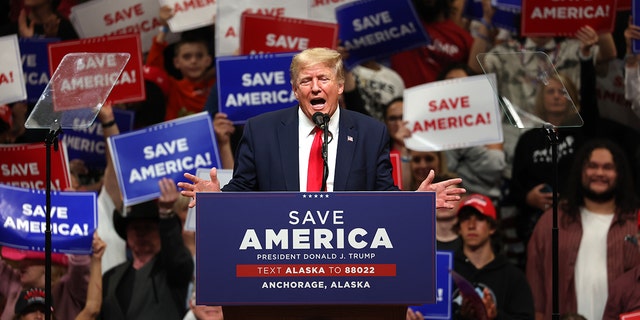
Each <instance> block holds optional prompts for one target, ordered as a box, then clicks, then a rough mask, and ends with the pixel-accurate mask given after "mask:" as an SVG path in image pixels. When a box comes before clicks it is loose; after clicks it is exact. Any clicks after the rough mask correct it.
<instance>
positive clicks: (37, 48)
mask: <svg viewBox="0 0 640 320" xmlns="http://www.w3.org/2000/svg"><path fill="white" fill-rule="evenodd" d="M58 41H60V39H58V38H20V39H19V46H20V55H21V58H22V71H23V72H24V80H25V82H26V86H27V102H29V103H35V102H37V101H38V99H40V96H41V95H42V92H43V91H44V88H46V87H47V84H48V83H49V79H50V78H51V75H50V74H49V51H48V49H47V45H48V44H49V43H52V42H58Z"/></svg>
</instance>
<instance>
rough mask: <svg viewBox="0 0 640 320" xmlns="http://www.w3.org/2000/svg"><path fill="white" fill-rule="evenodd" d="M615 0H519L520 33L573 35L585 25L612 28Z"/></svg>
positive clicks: (596, 27) (604, 30)
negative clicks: (520, 3)
mask: <svg viewBox="0 0 640 320" xmlns="http://www.w3.org/2000/svg"><path fill="white" fill-rule="evenodd" d="M615 17H616V0H613V1H612V0H573V1H568V0H564V1H558V0H522V28H521V29H522V35H523V36H527V37H532V36H549V37H555V36H564V37H573V36H574V35H575V33H576V31H577V30H578V29H579V28H580V27H582V26H585V25H589V26H591V27H592V28H593V29H595V30H596V31H597V32H612V31H613V28H614V23H615Z"/></svg>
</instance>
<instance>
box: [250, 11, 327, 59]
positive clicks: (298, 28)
mask: <svg viewBox="0 0 640 320" xmlns="http://www.w3.org/2000/svg"><path fill="white" fill-rule="evenodd" d="M240 29H241V30H242V31H241V37H240V54H241V55H248V54H261V53H276V52H292V51H302V50H305V49H308V48H313V47H326V48H336V45H337V41H338V25H337V24H335V23H326V22H318V21H312V20H305V19H295V18H284V17H274V16H265V15H258V14H249V13H245V14H243V15H242V21H241V27H240Z"/></svg>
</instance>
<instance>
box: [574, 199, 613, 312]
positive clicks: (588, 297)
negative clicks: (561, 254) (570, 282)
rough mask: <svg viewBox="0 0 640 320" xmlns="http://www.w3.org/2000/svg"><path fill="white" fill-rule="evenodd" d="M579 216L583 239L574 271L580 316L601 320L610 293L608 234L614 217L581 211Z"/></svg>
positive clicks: (585, 210)
mask: <svg viewBox="0 0 640 320" xmlns="http://www.w3.org/2000/svg"><path fill="white" fill-rule="evenodd" d="M580 216H581V218H582V239H581V240H580V248H579V249H578V258H577V260H576V269H575V280H576V297H577V300H578V313H580V314H581V315H583V316H585V317H586V318H587V319H602V315H603V313H604V307H605V304H606V302H607V296H608V292H609V284H608V278H607V234H608V233H609V227H610V226H611V221H613V216H614V214H613V212H612V213H611V214H598V213H593V212H591V211H589V210H587V209H584V208H582V209H581V210H580Z"/></svg>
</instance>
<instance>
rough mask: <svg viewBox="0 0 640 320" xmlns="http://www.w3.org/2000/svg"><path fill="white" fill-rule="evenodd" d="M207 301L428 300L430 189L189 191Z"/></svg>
mask: <svg viewBox="0 0 640 320" xmlns="http://www.w3.org/2000/svg"><path fill="white" fill-rule="evenodd" d="M196 198H197V203H198V205H197V207H196V210H197V214H196V225H197V230H198V232H197V233H196V242H197V247H196V255H197V257H198V258H197V260H196V263H197V267H196V271H197V274H196V290H197V292H196V299H197V303H198V304H207V305H223V306H224V305H304V304H307V305H308V304H314V305H327V304H333V305H337V304H361V305H362V304H394V305H398V304H407V305H410V304H425V303H435V301H436V294H435V292H436V286H435V284H436V278H435V256H436V251H435V218H434V216H435V215H434V212H435V193H432V192H402V191H397V192H329V193H325V192H321V193H299V192H212V193H198V194H197V196H196Z"/></svg>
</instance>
